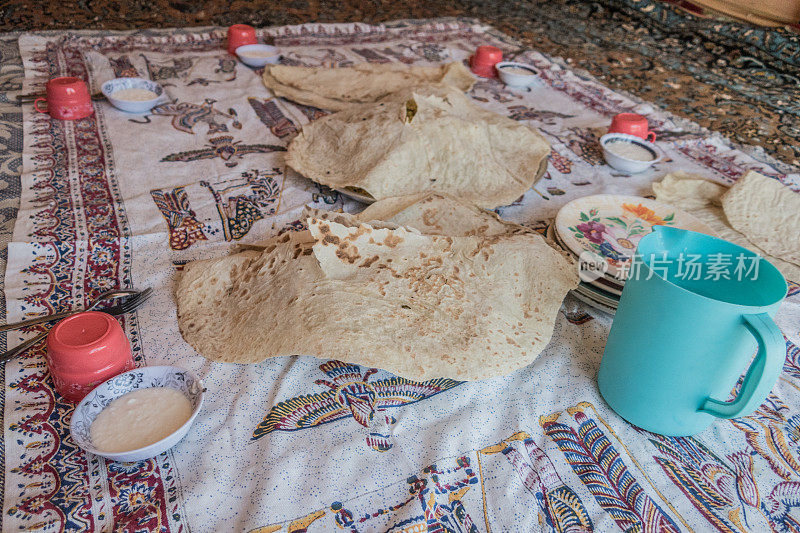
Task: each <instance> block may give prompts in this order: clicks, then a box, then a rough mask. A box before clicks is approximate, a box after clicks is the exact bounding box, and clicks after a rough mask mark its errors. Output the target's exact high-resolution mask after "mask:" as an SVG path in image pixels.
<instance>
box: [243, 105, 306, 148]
mask: <svg viewBox="0 0 800 533" xmlns="http://www.w3.org/2000/svg"><path fill="white" fill-rule="evenodd" d="M247 102H248V103H249V104H250V106H251V107H252V108H253V111H255V112H256V115H258V118H259V119H261V122H263V123H264V125H265V126H267V127H268V128H269V131H271V132H272V134H273V135H274V136H276V137H277V138H279V139H283V138H284V137H288V136H289V135H292V134H294V133H297V131H298V130H297V127H296V126H295V125H294V122H292V121H291V120H290V119H289V118H288V117H287V116H286V115H284V114H283V112H282V111H281V109H280V108H279V107H278V104H277V102H276V101H275V98H268V99H266V100H264V99H261V98H256V97H254V96H250V97H249V98H248V99H247Z"/></svg>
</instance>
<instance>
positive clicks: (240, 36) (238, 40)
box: [228, 24, 258, 55]
mask: <svg viewBox="0 0 800 533" xmlns="http://www.w3.org/2000/svg"><path fill="white" fill-rule="evenodd" d="M256 43H258V40H256V29H255V28H254V27H252V26H248V25H247V24H234V25H233V26H231V27H229V28H228V53H229V54H232V55H236V49H237V48H239V47H240V46H244V45H246V44H256Z"/></svg>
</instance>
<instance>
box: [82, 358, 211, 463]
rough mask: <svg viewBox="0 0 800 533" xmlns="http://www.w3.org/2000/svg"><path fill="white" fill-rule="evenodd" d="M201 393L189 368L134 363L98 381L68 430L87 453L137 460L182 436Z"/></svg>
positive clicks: (201, 384) (200, 385)
mask: <svg viewBox="0 0 800 533" xmlns="http://www.w3.org/2000/svg"><path fill="white" fill-rule="evenodd" d="M204 393H205V388H204V387H203V383H202V381H200V380H199V379H198V378H197V377H196V376H195V375H194V374H192V373H191V372H189V371H188V370H184V369H182V368H178V367H174V366H146V367H143V368H137V369H135V370H131V371H128V372H123V373H122V374H119V375H118V376H114V377H113V378H111V379H109V380H108V381H106V382H104V383H101V384H100V385H98V386H97V387H96V388H95V389H94V390H92V392H90V393H89V394H88V395H87V396H86V397H85V398H84V399H83V400H81V402H80V403H79V404H78V406H77V407H76V408H75V411H74V412H73V414H72V420H71V421H70V425H69V431H70V433H71V434H72V438H73V439H74V440H75V442H76V443H77V444H78V446H80V447H81V448H83V449H84V450H86V451H87V452H89V453H93V454H95V455H99V456H101V457H105V458H106V459H109V460H111V461H120V462H125V463H127V462H134V461H142V460H144V459H149V458H151V457H155V456H156V455H158V454H160V453H163V452H165V451H167V450H169V449H170V448H172V447H173V446H175V445H176V444H177V443H178V441H180V440H181V439H182V438H183V437H184V436H186V433H188V432H189V428H190V427H191V426H192V422H194V419H195V418H196V417H197V414H198V413H199V412H200V408H201V407H202V405H203V397H204Z"/></svg>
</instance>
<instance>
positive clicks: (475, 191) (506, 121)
mask: <svg viewBox="0 0 800 533" xmlns="http://www.w3.org/2000/svg"><path fill="white" fill-rule="evenodd" d="M549 153H550V145H549V144H548V142H547V141H546V140H545V138H544V137H543V136H542V135H541V134H539V133H538V132H536V131H534V130H532V129H531V128H529V127H528V126H526V125H525V124H522V123H520V122H517V121H515V120H512V119H510V118H507V117H504V116H502V115H498V114H495V113H492V112H491V111H487V110H485V109H482V108H480V107H478V106H476V105H474V104H473V103H472V102H471V101H470V100H469V99H468V98H467V97H466V96H464V94H463V93H461V92H460V91H459V90H457V89H453V88H451V87H424V88H417V89H413V90H406V91H401V92H398V93H395V94H392V95H390V96H389V97H387V98H384V99H383V100H381V101H380V102H379V103H377V104H369V105H362V106H359V107H358V108H354V109H349V110H345V111H340V112H338V113H334V114H332V115H328V116H326V117H323V118H321V119H319V120H316V121H314V122H312V123H310V124H307V125H305V126H304V127H303V131H302V132H301V133H300V134H299V135H298V136H297V137H295V138H294V140H292V142H291V143H290V145H289V148H288V150H287V153H286V162H287V164H288V165H289V166H291V167H292V168H293V169H294V170H296V171H297V172H299V173H300V174H302V175H304V176H305V177H307V178H309V179H311V180H314V181H316V182H317V183H321V184H323V185H328V186H330V187H332V188H341V187H357V188H360V189H363V190H365V191H367V192H368V193H369V194H370V195H372V197H373V198H375V199H376V200H381V199H384V198H389V197H393V196H406V195H413V194H417V193H421V192H426V191H436V192H441V193H445V194H450V195H452V196H454V197H456V198H458V199H459V200H462V201H464V202H466V203H471V204H475V205H477V206H479V207H486V208H494V207H497V206H502V205H508V204H510V203H512V202H514V201H515V200H517V199H518V198H519V197H520V196H522V195H523V194H524V193H525V192H526V191H527V190H528V189H530V188H531V186H532V185H533V182H534V180H535V179H536V172H537V169H538V168H539V164H540V163H541V162H542V161H543V160H544V159H545V158H546V157H547V156H548V154H549Z"/></svg>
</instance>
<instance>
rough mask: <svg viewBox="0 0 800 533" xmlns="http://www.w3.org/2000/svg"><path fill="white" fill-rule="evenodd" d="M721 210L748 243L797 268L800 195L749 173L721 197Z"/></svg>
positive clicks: (760, 176) (799, 238)
mask: <svg viewBox="0 0 800 533" xmlns="http://www.w3.org/2000/svg"><path fill="white" fill-rule="evenodd" d="M722 209H723V210H724V211H725V216H726V217H727V219H728V222H729V223H730V225H731V226H732V227H733V228H734V229H735V230H737V231H739V232H741V233H743V234H744V235H745V236H746V237H747V238H748V240H750V242H752V243H753V244H755V245H757V246H758V247H760V248H762V249H764V250H766V251H767V252H769V254H770V255H773V256H775V257H779V258H781V259H783V260H784V261H788V262H789V263H793V264H795V265H797V266H798V267H800V194H798V193H796V192H794V191H792V190H791V189H790V188H789V187H786V186H785V185H783V184H781V183H780V182H779V181H778V180H774V179H770V178H768V177H766V176H764V175H762V174H759V173H758V172H753V171H750V172H748V173H747V174H745V175H744V176H742V177H741V178H739V179H738V180H737V182H736V183H735V184H734V185H733V186H732V187H731V188H730V190H729V191H728V192H726V193H725V194H724V195H723V196H722Z"/></svg>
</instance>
